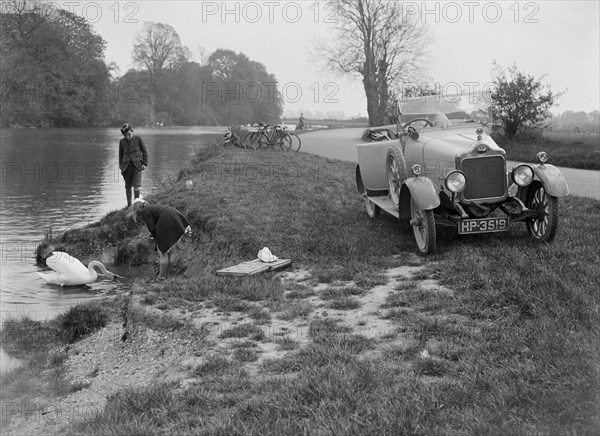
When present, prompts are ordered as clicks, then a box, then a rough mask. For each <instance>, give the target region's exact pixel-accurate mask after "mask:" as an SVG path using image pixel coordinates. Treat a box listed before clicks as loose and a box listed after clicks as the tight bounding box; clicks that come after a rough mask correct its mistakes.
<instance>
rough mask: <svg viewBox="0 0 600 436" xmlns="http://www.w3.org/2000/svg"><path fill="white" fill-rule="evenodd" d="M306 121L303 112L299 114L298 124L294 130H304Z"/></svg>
mask: <svg viewBox="0 0 600 436" xmlns="http://www.w3.org/2000/svg"><path fill="white" fill-rule="evenodd" d="M305 126H306V123H305V121H304V113H301V114H300V118H299V119H298V125H297V126H296V130H304V127H305Z"/></svg>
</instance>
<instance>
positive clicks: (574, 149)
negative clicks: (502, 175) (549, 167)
mask: <svg viewBox="0 0 600 436" xmlns="http://www.w3.org/2000/svg"><path fill="white" fill-rule="evenodd" d="M494 139H495V140H496V142H497V143H498V145H500V146H501V147H502V148H504V149H505V150H506V154H507V157H508V159H510V160H514V161H520V162H535V156H536V154H537V153H538V152H540V151H545V152H546V153H548V155H549V156H550V163H551V164H553V165H556V166H563V167H569V168H578V169H585V170H600V136H599V135H589V134H584V133H574V132H561V131H556V132H552V131H551V132H545V133H543V134H531V135H519V136H518V137H517V138H515V139H513V140H509V139H506V138H505V137H503V136H494Z"/></svg>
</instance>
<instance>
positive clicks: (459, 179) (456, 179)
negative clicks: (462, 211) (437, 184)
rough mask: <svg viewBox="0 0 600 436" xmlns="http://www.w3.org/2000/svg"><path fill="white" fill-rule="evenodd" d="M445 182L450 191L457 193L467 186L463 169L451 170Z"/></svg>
mask: <svg viewBox="0 0 600 436" xmlns="http://www.w3.org/2000/svg"><path fill="white" fill-rule="evenodd" d="M445 184H446V188H448V190H449V191H450V192H454V193H455V194H456V193H459V192H462V191H464V189H465V187H466V186H467V178H466V177H465V175H464V173H463V172H462V171H458V170H455V171H451V172H450V173H449V174H448V175H447V176H446V181H445Z"/></svg>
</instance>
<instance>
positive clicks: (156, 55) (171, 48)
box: [133, 22, 186, 74]
mask: <svg viewBox="0 0 600 436" xmlns="http://www.w3.org/2000/svg"><path fill="white" fill-rule="evenodd" d="M185 57H186V49H184V47H183V46H182V45H181V40H180V39H179V35H178V34H177V32H176V31H175V29H173V28H172V27H171V26H169V25H168V24H162V23H152V22H145V23H144V26H143V27H142V30H141V31H140V32H138V33H137V35H136V38H135V43H134V45H133V61H134V62H135V63H136V64H137V65H139V66H141V67H145V68H146V69H147V70H148V71H149V72H150V73H151V74H155V73H158V72H160V71H161V70H162V69H163V68H168V67H172V66H175V65H176V64H177V63H180V62H181V61H182V60H183V59H184V58H185Z"/></svg>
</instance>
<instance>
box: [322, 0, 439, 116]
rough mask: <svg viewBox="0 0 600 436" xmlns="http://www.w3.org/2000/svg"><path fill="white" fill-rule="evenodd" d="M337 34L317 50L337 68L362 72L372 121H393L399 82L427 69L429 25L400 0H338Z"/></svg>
mask: <svg viewBox="0 0 600 436" xmlns="http://www.w3.org/2000/svg"><path fill="white" fill-rule="evenodd" d="M334 4H335V7H336V12H337V14H336V18H337V19H338V25H337V27H336V31H337V38H336V40H335V41H334V42H331V43H326V44H321V45H320V46H318V47H317V54H318V55H319V57H321V58H322V59H323V60H324V62H325V66H326V67H327V68H328V69H329V70H330V71H333V72H337V73H342V74H348V75H359V76H361V77H362V80H363V85H364V88H365V94H366V97H367V113H368V115H369V124H370V125H371V126H375V125H384V124H388V123H389V122H390V118H391V114H392V113H393V110H391V109H392V108H391V106H392V104H393V103H394V101H395V99H396V97H398V94H399V92H400V89H401V82H414V81H415V77H417V75H418V74H419V73H420V72H421V71H422V70H423V61H424V59H425V56H426V49H427V45H428V44H429V43H430V38H429V36H428V31H427V26H426V25H425V24H424V23H423V22H422V21H421V20H420V18H419V17H418V16H416V15H415V14H404V13H403V12H404V9H403V6H402V3H401V2H398V1H390V0H335V2H334Z"/></svg>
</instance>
